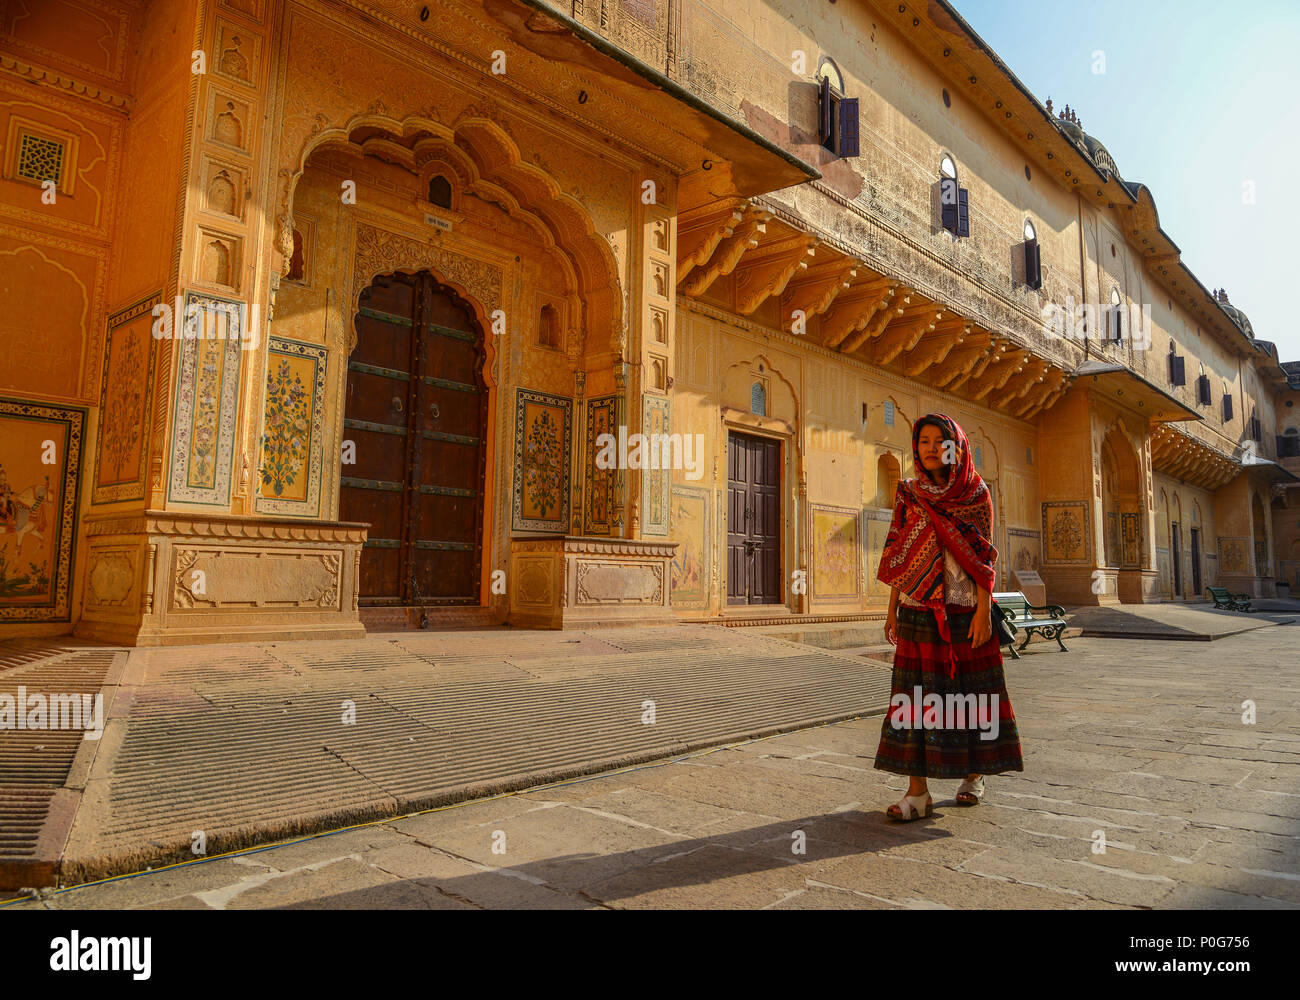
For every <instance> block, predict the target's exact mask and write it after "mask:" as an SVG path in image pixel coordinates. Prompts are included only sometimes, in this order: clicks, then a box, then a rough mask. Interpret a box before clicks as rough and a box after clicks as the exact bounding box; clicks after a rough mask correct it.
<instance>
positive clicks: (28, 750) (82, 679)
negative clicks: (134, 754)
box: [0, 646, 118, 888]
mask: <svg viewBox="0 0 1300 1000" xmlns="http://www.w3.org/2000/svg"><path fill="white" fill-rule="evenodd" d="M116 655H118V654H115V653H113V652H112V651H103V652H101V651H93V652H77V653H67V652H66V651H65V650H63V649H61V648H57V647H46V648H44V649H42V648H41V647H39V646H34V647H31V648H29V649H21V648H16V647H7V648H6V649H5V651H4V653H3V655H0V660H2V661H3V666H4V667H6V668H7V669H4V670H3V672H0V695H3V696H5V701H6V702H7V703H9V704H11V705H12V706H13V708H12V710H13V712H14V718H13V719H12V720H8V719H7V720H6V724H5V728H3V729H0V888H19V887H22V886H29V885H48V884H51V883H52V882H53V880H54V877H55V874H56V872H57V866H58V861H59V857H60V855H61V854H62V852H63V847H64V843H65V842H66V840H67V837H68V827H69V825H70V824H71V822H72V815H73V809H74V807H75V803H76V794H75V791H74V790H73V787H74V786H75V785H76V784H77V782H76V780H75V779H74V776H73V772H74V765H76V764H77V763H78V760H79V759H80V761H81V770H83V771H84V769H85V767H86V766H87V765H88V763H89V759H90V757H91V756H93V754H94V752H95V749H96V745H95V744H94V743H93V742H91V741H87V740H86V739H85V736H86V731H85V729H84V728H82V729H59V728H53V727H55V726H57V725H58V721H57V717H58V716H59V715H60V713H59V712H58V711H55V713H54V714H55V716H56V718H51V717H50V713H49V710H48V707H49V706H50V705H52V704H57V702H56V701H55V699H54V697H52V696H58V697H59V698H65V697H66V696H69V695H76V696H81V695H86V694H91V695H93V694H96V693H98V692H99V691H100V690H101V689H102V688H103V686H104V683H105V679H106V678H107V675H108V672H109V669H110V668H111V667H112V666H113V663H114V657H115V656H116ZM38 695H40V696H43V697H42V701H43V702H44V703H45V705H46V711H45V713H44V717H43V718H40V717H38V716H36V715H35V714H34V713H29V712H28V707H29V705H30V704H31V699H34V698H35V697H36V696H38ZM83 704H84V703H83ZM81 707H82V706H78V708H79V709H80V708H81ZM19 716H21V718H22V720H23V724H24V726H25V725H26V723H27V721H28V719H29V718H31V719H32V720H33V721H38V724H39V725H40V726H41V727H42V728H37V729H28V728H22V729H19V728H16V727H17V725H18V718H19ZM63 721H65V722H72V721H76V722H77V724H78V725H83V724H87V722H88V720H87V721H86V722H83V720H82V719H80V718H77V719H76V720H73V719H72V718H71V717H70V716H69V717H68V718H66V719H64V720H63ZM10 726H14V727H15V728H10Z"/></svg>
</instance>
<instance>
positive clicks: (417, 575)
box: [273, 109, 671, 627]
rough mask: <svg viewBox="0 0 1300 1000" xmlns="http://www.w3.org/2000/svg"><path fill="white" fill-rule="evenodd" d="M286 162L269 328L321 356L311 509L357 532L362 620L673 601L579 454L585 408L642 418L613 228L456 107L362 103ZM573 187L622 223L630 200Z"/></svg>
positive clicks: (647, 551)
mask: <svg viewBox="0 0 1300 1000" xmlns="http://www.w3.org/2000/svg"><path fill="white" fill-rule="evenodd" d="M301 164H302V166H301V170H300V171H298V172H296V173H295V175H294V181H293V183H292V185H291V189H290V191H289V192H288V196H289V208H290V211H288V212H285V213H284V214H283V216H282V218H281V225H282V230H281V238H280V246H281V251H282V255H283V257H284V267H285V272H284V275H283V278H282V279H281V281H280V284H279V291H278V293H277V299H276V308H275V317H274V330H273V332H274V333H275V334H276V335H277V337H279V338H281V339H282V340H283V341H284V342H288V341H291V340H293V341H301V342H314V343H321V342H323V344H324V346H325V347H326V350H327V352H328V353H329V355H330V356H331V361H333V359H334V358H337V363H332V364H331V366H330V372H331V376H332V377H331V379H330V382H331V387H330V390H329V392H328V405H327V407H326V414H327V416H326V418H325V422H326V423H327V424H328V428H329V429H328V430H327V431H326V432H325V440H326V444H325V449H324V450H325V452H326V454H327V455H328V454H329V453H330V452H331V451H334V449H337V451H336V452H335V453H336V454H338V455H339V456H340V459H339V461H338V464H337V465H336V466H335V467H334V468H335V471H333V473H332V475H331V474H330V473H329V472H327V473H326V476H327V479H326V481H325V482H323V483H322V488H321V496H322V508H323V509H324V510H327V511H329V512H330V513H331V514H333V513H335V512H337V513H336V516H337V517H338V519H339V521H341V522H343V523H346V524H353V525H358V524H364V525H368V528H367V529H366V537H365V541H364V545H363V547H362V549H361V554H360V556H359V558H358V560H357V564H356V578H357V579H358V581H359V586H358V593H357V603H358V605H359V610H360V612H361V620H362V622H363V623H364V624H366V625H367V626H380V627H390V626H393V625H399V626H400V625H404V624H426V623H427V624H430V625H434V624H436V625H470V626H475V625H487V624H492V623H496V622H501V621H505V620H509V621H512V622H516V623H519V624H536V625H545V626H548V627H549V626H554V625H557V624H559V622H560V621H561V619H562V616H563V615H565V614H569V615H571V616H572V615H573V614H575V613H576V612H583V613H586V614H588V615H589V616H602V615H603V616H608V615H609V614H610V613H611V612H610V611H609V610H608V607H609V606H611V605H613V606H615V607H614V612H615V613H617V614H619V615H622V616H624V617H628V616H631V615H637V616H640V617H641V618H647V617H650V616H659V617H665V618H667V617H669V616H670V615H671V612H670V609H669V606H668V599H667V588H666V586H664V583H663V581H664V580H666V573H667V566H668V561H669V557H670V555H671V546H668V545H666V544H664V543H660V542H645V541H642V540H640V539H638V538H635V537H633V538H630V539H629V538H627V537H626V535H627V534H629V533H633V534H634V533H635V530H636V525H635V523H634V520H633V519H634V518H635V517H636V515H637V513H638V512H639V508H638V507H637V506H636V505H635V504H634V502H633V499H632V498H634V497H637V496H638V495H639V494H640V493H641V492H642V491H641V490H640V488H639V484H638V483H636V482H629V481H628V476H626V475H623V474H619V475H608V474H604V473H600V474H597V473H596V472H593V470H592V468H591V462H590V455H591V451H592V438H593V436H594V434H595V433H596V431H598V430H599V429H600V427H601V426H602V425H601V424H600V419H598V418H601V417H602V416H603V417H604V418H605V419H606V420H607V422H608V421H613V424H617V425H624V424H625V425H627V427H628V429H629V431H630V432H631V431H636V430H638V428H639V426H640V423H641V420H642V418H643V414H642V413H641V412H640V407H639V406H634V407H629V406H628V405H627V402H626V398H625V397H626V396H628V395H630V390H629V388H628V386H627V377H626V370H627V366H626V364H625V362H624V351H625V350H626V338H627V330H626V329H625V325H624V319H623V314H624V308H625V302H624V298H623V293H622V283H623V275H622V267H623V263H622V262H621V261H620V260H616V259H615V254H614V250H615V249H616V248H618V247H621V245H622V244H620V243H619V242H618V240H617V238H615V239H614V240H613V241H611V240H610V239H607V238H606V237H605V236H603V235H601V234H600V232H599V231H598V230H597V229H596V227H595V224H594V222H593V220H592V216H591V214H589V212H588V210H587V208H586V207H585V206H584V205H583V204H580V203H579V202H578V201H577V200H576V199H575V198H574V197H573V196H571V195H570V194H568V193H566V192H565V190H564V189H562V188H561V186H560V184H559V182H558V181H557V180H556V179H555V178H554V177H552V176H551V174H550V173H549V172H548V171H547V170H546V169H545V168H544V167H543V166H542V165H541V158H540V157H538V156H531V157H527V158H525V157H524V155H523V154H522V153H521V150H520V147H519V146H518V145H516V140H515V137H514V135H513V134H508V133H507V132H506V131H505V130H504V129H503V128H502V127H501V126H499V125H497V124H495V123H493V122H490V121H486V120H484V119H483V118H482V117H480V116H479V115H478V114H477V112H475V111H473V110H472V109H471V110H470V111H469V112H467V113H466V114H465V115H463V116H462V117H460V118H459V119H457V120H456V123H455V124H454V125H452V126H444V125H440V124H438V123H436V122H433V121H429V120H425V119H420V120H418V121H417V120H414V119H412V120H407V121H405V122H396V121H393V120H391V119H386V118H382V117H380V116H374V115H369V116H362V117H361V118H358V119H354V120H353V121H352V122H351V123H350V124H349V125H348V126H346V127H343V128H339V129H331V130H326V131H325V132H323V133H322V134H321V135H320V136H318V137H317V138H316V139H315V140H314V141H313V143H312V145H311V146H310V148H309V149H308V150H307V151H306V152H305V153H304V155H303V157H302V160H301ZM591 201H592V206H593V208H592V210H593V211H604V212H605V213H606V215H609V216H610V217H611V218H613V219H615V220H616V223H617V225H619V226H626V225H627V223H626V220H625V219H624V218H623V217H622V216H619V215H618V214H617V213H618V212H620V211H625V210H627V209H628V207H629V206H625V205H623V204H622V203H621V202H619V201H616V202H613V203H611V204H609V205H604V204H602V203H601V202H600V201H599V200H598V199H591ZM662 210H663V211H667V208H664V209H662ZM619 220H622V221H619ZM606 222H607V224H608V225H614V224H615V223H614V222H609V221H608V220H606ZM665 231H666V230H665ZM666 252H667V251H665V253H666ZM664 273H665V274H666V273H667V272H664ZM664 315H665V316H667V317H670V316H671V314H670V313H664ZM669 326H670V324H668V323H666V322H665V323H664V324H663V329H664V330H665V331H666V330H667V329H668V328H669ZM665 335H666V334H665ZM589 423H590V424H592V425H593V426H594V427H595V430H593V429H592V426H588V424H589ZM611 426H612V425H611ZM331 507H332V510H331ZM594 536H604V537H606V538H611V539H614V538H617V539H619V541H618V542H617V543H615V542H613V541H609V542H606V541H604V540H598V539H597V538H596V537H594ZM611 556H613V557H615V558H613V559H611V558H610V557H611ZM629 581H630V582H629ZM570 585H572V586H573V587H574V588H576V591H575V593H574V594H572V595H566V594H565V593H562V592H561V591H562V589H563V588H567V587H570ZM584 588H585V589H584ZM584 602H586V604H589V605H590V607H589V608H588V607H585V606H584ZM385 609H387V610H385ZM575 609H576V611H575ZM564 620H565V621H567V618H566V619H564ZM656 620H657V619H656Z"/></svg>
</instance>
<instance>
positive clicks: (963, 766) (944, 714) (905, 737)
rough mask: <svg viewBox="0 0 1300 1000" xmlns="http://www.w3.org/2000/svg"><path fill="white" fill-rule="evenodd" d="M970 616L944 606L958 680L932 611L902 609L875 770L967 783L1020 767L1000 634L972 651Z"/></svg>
mask: <svg viewBox="0 0 1300 1000" xmlns="http://www.w3.org/2000/svg"><path fill="white" fill-rule="evenodd" d="M963 612H964V613H963ZM974 613H975V612H974V610H973V609H962V608H958V607H956V606H954V605H949V606H948V626H949V630H950V631H951V634H952V639H953V647H954V649H955V651H956V654H957V676H956V677H949V671H950V669H951V668H950V664H949V662H948V646H947V644H946V643H945V642H944V641H943V639H942V638H941V637H940V636H939V626H938V625H937V623H936V622H935V620H934V613H933V612H932V611H930V610H929V609H928V608H911V607H908V606H906V605H900V606H899V608H898V648H897V650H896V652H895V653H894V676H893V682H892V684H891V690H890V696H891V697H890V708H889V711H887V712H886V713H885V719H884V722H883V723H882V725H881V729H880V746H879V748H878V749H877V750H876V767H877V768H879V769H880V770H882V771H892V772H893V773H894V774H906V775H912V776H915V777H926V778H963V779H964V778H965V777H966V775H968V774H999V773H1001V772H1003V771H1023V770H1024V769H1025V765H1024V761H1023V760H1022V758H1021V755H1020V734H1019V732H1018V731H1017V729H1016V716H1015V713H1014V712H1013V711H1012V710H1011V699H1010V698H1008V697H1007V687H1006V679H1005V677H1004V676H1003V673H1002V647H1001V646H1000V645H999V644H998V637H997V630H996V629H994V631H993V634H992V635H991V636H990V637H989V640H988V642H986V643H984V644H983V645H982V646H979V647H977V648H974V649H972V648H971V643H970V637H969V629H970V621H971V618H972V616H973V615H974ZM972 696H973V697H972Z"/></svg>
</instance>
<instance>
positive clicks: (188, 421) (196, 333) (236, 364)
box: [169, 292, 244, 507]
mask: <svg viewBox="0 0 1300 1000" xmlns="http://www.w3.org/2000/svg"><path fill="white" fill-rule="evenodd" d="M231 306H234V307H236V308H238V309H240V310H242V308H243V306H242V304H241V303H239V302H234V301H232V300H229V299H221V298H218V297H217V296H214V295H203V294H200V293H198V292H188V293H187V294H186V296H185V312H186V317H187V319H186V321H185V323H184V325H183V328H182V329H183V336H182V339H181V350H180V373H179V376H178V380H177V386H176V413H175V421H174V425H175V428H176V430H175V442H174V444H173V446H172V467H171V478H170V481H169V496H170V498H171V499H172V500H178V501H181V502H185V503H201V504H212V505H215V506H220V507H225V506H227V505H228V504H229V503H230V485H231V478H232V460H233V458H234V451H235V422H236V420H237V419H238V416H239V413H238V403H239V375H240V368H241V366H242V364H243V353H244V352H243V350H242V349H241V347H242V344H243V342H244V341H243V339H242V331H241V330H233V331H232V330H230V329H229V328H227V327H224V326H222V325H221V324H214V323H209V322H206V321H204V320H191V319H189V318H188V317H190V316H191V315H192V312H193V310H194V309H195V308H200V309H202V308H208V309H211V310H212V311H213V312H214V313H215V312H216V311H217V310H219V309H229V308H230V307H231ZM241 315H242V313H241ZM240 323H241V324H242V320H241V321H240ZM218 331H219V332H221V333H222V334H223V335H222V336H213V335H212V334H213V333H214V332H218Z"/></svg>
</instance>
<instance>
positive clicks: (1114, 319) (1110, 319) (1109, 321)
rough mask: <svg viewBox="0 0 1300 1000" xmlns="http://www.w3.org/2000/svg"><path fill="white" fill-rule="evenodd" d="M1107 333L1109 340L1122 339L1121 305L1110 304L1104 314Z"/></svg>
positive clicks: (1122, 313)
mask: <svg viewBox="0 0 1300 1000" xmlns="http://www.w3.org/2000/svg"><path fill="white" fill-rule="evenodd" d="M1106 326H1107V331H1106V332H1107V334H1108V335H1109V336H1110V339H1111V340H1114V341H1120V340H1123V339H1124V307H1123V306H1122V305H1118V306H1111V307H1110V310H1109V312H1108V313H1107V316H1106Z"/></svg>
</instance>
